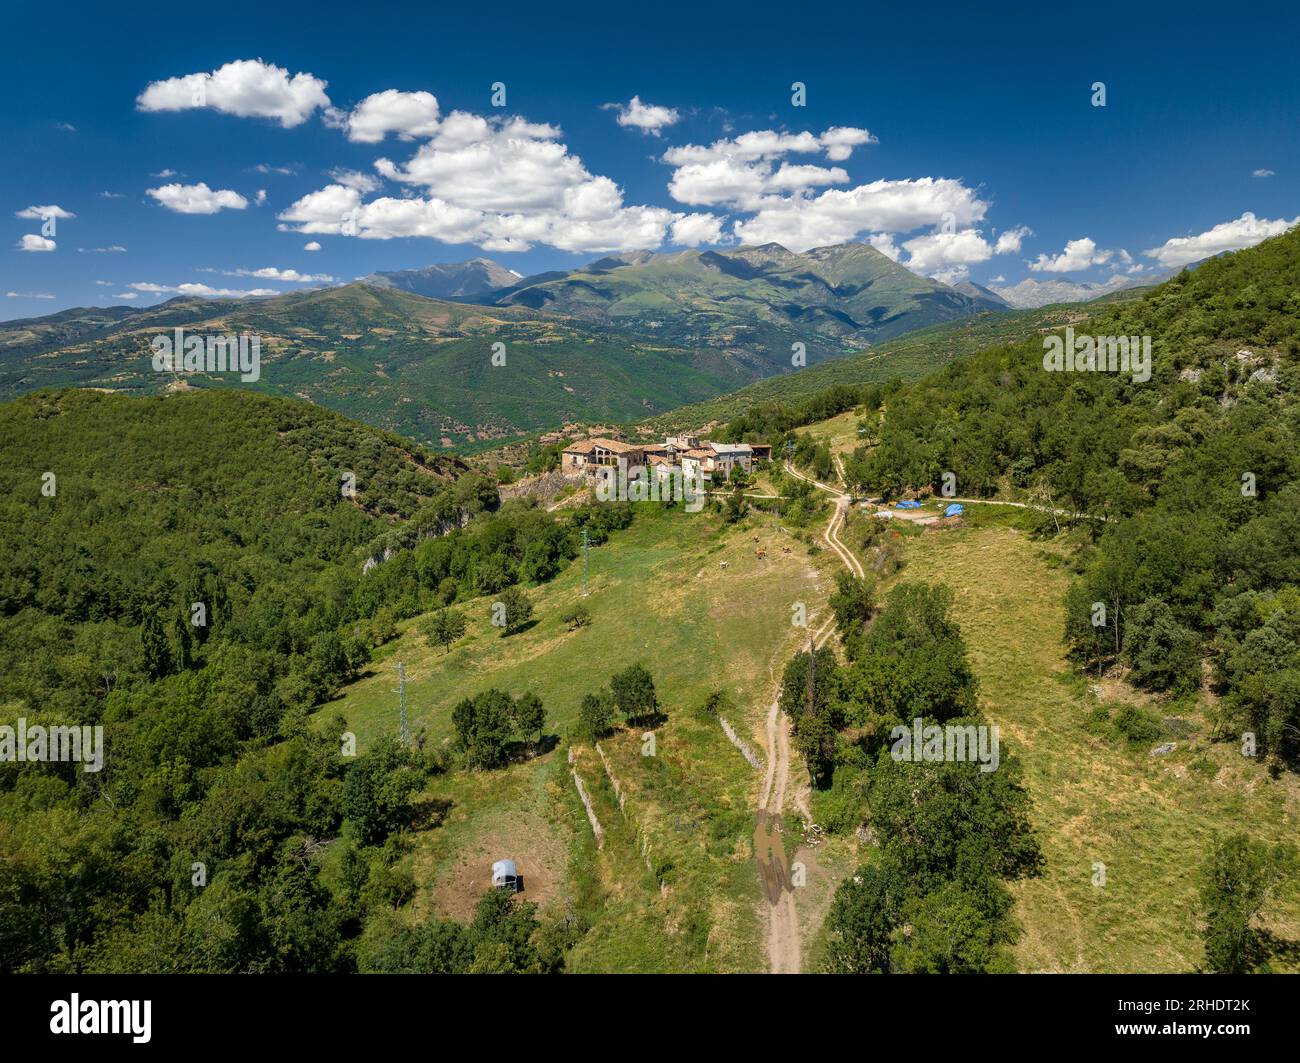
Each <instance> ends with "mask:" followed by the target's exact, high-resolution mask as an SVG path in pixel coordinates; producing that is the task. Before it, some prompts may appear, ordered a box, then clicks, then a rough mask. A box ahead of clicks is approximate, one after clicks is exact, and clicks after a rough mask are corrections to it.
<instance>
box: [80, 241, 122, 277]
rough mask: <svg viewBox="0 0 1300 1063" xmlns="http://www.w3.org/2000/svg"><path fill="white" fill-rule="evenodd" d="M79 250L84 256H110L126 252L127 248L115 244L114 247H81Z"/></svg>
mask: <svg viewBox="0 0 1300 1063" xmlns="http://www.w3.org/2000/svg"><path fill="white" fill-rule="evenodd" d="M77 250H78V251H79V252H80V253H81V254H83V255H109V254H118V253H122V252H125V251H126V248H125V247H123V246H122V245H121V244H113V246H112V247H79V248H77ZM104 283H106V284H107V283H108V282H107V281H105V282H104Z"/></svg>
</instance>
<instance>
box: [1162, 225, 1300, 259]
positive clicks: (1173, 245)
mask: <svg viewBox="0 0 1300 1063" xmlns="http://www.w3.org/2000/svg"><path fill="white" fill-rule="evenodd" d="M1296 225H1300V217H1295V218H1292V219H1291V220H1290V221H1287V220H1286V219H1285V218H1275V219H1272V220H1270V219H1268V218H1256V217H1255V215H1254V214H1252V213H1251V212H1250V211H1246V213H1245V214H1243V215H1242V216H1241V217H1240V218H1234V219H1233V220H1232V221H1225V222H1220V223H1219V224H1218V225H1216V226H1214V228H1212V229H1207V230H1206V231H1205V232H1203V233H1200V234H1198V235H1196V236H1176V237H1174V238H1173V239H1171V240H1166V241H1165V242H1164V243H1163V244H1161V245H1160V246H1159V247H1153V248H1151V249H1150V250H1149V251H1143V252H1142V253H1143V254H1144V255H1146V256H1147V258H1154V259H1155V260H1156V261H1157V262H1159V263H1160V265H1162V266H1164V267H1165V268H1166V269H1176V268H1177V267H1179V266H1186V265H1187V264H1188V263H1190V262H1199V261H1200V260H1201V259H1203V258H1210V257H1212V256H1214V255H1218V254H1222V253H1223V252H1224V251H1240V250H1241V249H1242V248H1243V247H1254V246H1255V245H1256V244H1258V243H1260V242H1261V241H1263V240H1267V239H1268V238H1269V237H1270V236H1277V235H1278V234H1279V233H1284V232H1286V231H1287V230H1288V229H1290V228H1292V227H1294V226H1296Z"/></svg>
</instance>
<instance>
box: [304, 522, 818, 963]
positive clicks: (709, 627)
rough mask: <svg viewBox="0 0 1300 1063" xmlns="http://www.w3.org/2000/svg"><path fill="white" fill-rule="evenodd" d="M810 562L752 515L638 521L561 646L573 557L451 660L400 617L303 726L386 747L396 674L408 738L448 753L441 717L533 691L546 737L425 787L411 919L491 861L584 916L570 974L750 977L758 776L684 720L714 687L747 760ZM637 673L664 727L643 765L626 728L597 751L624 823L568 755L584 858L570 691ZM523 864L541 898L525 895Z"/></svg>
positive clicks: (577, 592) (711, 733)
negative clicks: (507, 763)
mask: <svg viewBox="0 0 1300 1063" xmlns="http://www.w3.org/2000/svg"><path fill="white" fill-rule="evenodd" d="M646 508H647V509H649V507H646ZM760 548H763V549H765V551H766V555H767V556H766V557H765V558H759V557H757V556H756V551H757V550H758V549H760ZM786 549H788V550H789V553H786V552H785V550H786ZM722 561H726V562H727V566H728V567H727V568H726V569H723V568H721V565H720V562H722ZM824 563H826V562H825V560H824V558H822V557H820V556H819V557H818V558H817V559H816V561H814V560H813V559H810V558H809V556H808V553H807V548H806V547H805V546H804V545H803V544H802V543H801V542H799V541H798V540H797V539H796V538H795V537H794V536H793V535H792V534H791V533H790V532H788V531H787V530H785V529H783V528H781V527H780V526H779V525H778V524H777V523H776V522H775V520H774V519H773V518H770V517H767V516H763V515H759V514H755V515H753V516H751V517H750V518H748V519H747V520H746V521H744V522H742V523H741V524H739V525H737V526H734V527H731V528H727V527H725V526H724V525H723V524H722V521H721V518H720V517H719V516H717V515H715V514H710V513H707V512H706V513H701V514H687V513H684V512H681V511H680V510H675V511H668V512H658V511H655V510H653V509H649V512H646V513H643V514H641V515H639V516H638V519H637V521H636V522H635V523H634V524H633V525H632V527H630V528H629V529H627V530H625V531H623V532H617V533H615V535H614V536H613V537H612V538H611V540H610V541H609V543H607V544H606V545H604V546H602V547H599V548H597V549H593V550H592V553H591V569H590V589H591V593H590V596H589V597H588V598H587V600H586V603H587V605H588V608H589V609H590V610H591V614H592V623H591V625H590V626H588V627H584V628H581V629H579V630H577V631H573V632H571V631H568V630H567V628H566V627H565V625H563V624H562V623H561V622H560V620H559V615H560V613H561V612H562V611H563V609H564V607H565V606H567V605H569V604H570V603H572V602H574V601H576V600H578V599H579V598H580V597H581V593H582V562H581V560H579V561H577V562H575V563H574V564H573V565H572V566H570V568H569V569H568V570H567V571H566V572H564V573H563V574H561V575H560V576H559V577H557V578H556V579H555V580H553V581H552V582H550V583H548V584H546V585H545V586H543V587H540V588H535V589H532V590H531V591H530V592H529V593H530V596H531V597H532V599H533V601H534V603H535V606H536V614H535V615H536V618H537V622H536V623H535V624H534V625H533V626H532V627H530V628H528V629H526V630H524V631H521V632H519V633H517V634H515V635H512V636H510V637H508V638H502V637H500V634H499V631H498V630H497V629H496V628H493V627H491V625H490V623H489V621H488V614H489V606H490V602H489V600H488V599H480V600H478V601H475V602H471V603H469V604H467V605H463V606H461V608H463V609H464V610H465V612H466V615H467V617H468V618H469V620H470V628H469V632H468V634H467V636H466V638H465V639H464V640H463V641H462V642H460V643H459V644H457V645H456V646H455V647H453V648H452V650H451V652H450V653H444V652H443V651H441V650H439V649H434V648H431V647H429V646H428V645H427V644H426V643H425V640H424V639H423V638H422V637H420V636H419V635H418V634H417V633H416V632H415V631H414V626H415V624H416V623H418V621H413V622H408V624H407V625H406V626H405V629H404V631H403V633H402V635H401V636H400V637H399V638H398V639H397V640H395V641H394V642H392V643H390V644H389V645H388V647H386V656H385V657H384V658H383V659H382V660H377V661H376V662H375V663H374V664H373V665H372V666H371V669H370V673H369V674H368V675H367V676H365V677H364V678H362V679H361V680H360V681H358V682H357V683H355V684H353V685H352V686H351V687H349V688H347V689H346V690H345V691H344V694H343V696H342V697H341V698H339V699H337V700H335V701H334V702H332V703H330V704H329V705H327V706H325V707H323V708H322V709H321V710H320V711H319V713H318V714H317V717H318V719H319V720H321V721H322V722H323V721H324V720H325V719H327V718H329V717H332V716H333V715H334V714H335V713H336V712H339V713H342V714H343V716H344V717H345V718H346V719H347V721H348V726H349V727H350V728H351V729H352V730H353V731H355V732H356V734H357V736H358V742H359V746H360V748H361V749H364V748H365V747H366V745H367V743H368V742H369V741H372V740H373V738H374V737H375V736H376V735H377V734H380V733H382V732H383V731H384V730H386V729H391V730H392V731H393V732H396V730H397V725H398V716H397V696H396V694H395V693H394V688H395V686H396V672H395V665H396V662H397V661H398V660H399V659H400V660H401V661H402V662H403V663H404V666H405V668H406V671H407V675H408V677H409V681H408V684H407V694H408V701H409V705H410V713H411V729H412V732H413V733H416V734H418V733H419V732H420V731H421V730H422V729H423V730H425V731H426V733H427V735H428V740H429V741H431V742H433V743H441V742H443V741H446V740H448V739H449V737H450V734H451V724H450V714H451V708H452V706H453V705H454V704H455V702H456V701H457V700H459V699H460V698H462V697H464V696H466V695H468V694H472V693H474V692H476V691H478V690H482V689H485V688H487V687H490V686H497V687H500V688H502V689H504V690H506V691H508V692H510V693H511V694H515V695H518V694H521V693H523V692H524V691H526V690H533V691H535V692H536V693H537V694H539V695H540V696H541V698H542V700H543V702H544V703H545V705H546V708H547V714H548V718H549V724H548V728H547V730H548V732H549V733H553V734H558V735H559V736H560V744H559V746H558V747H557V748H555V749H553V750H551V751H550V752H548V753H546V754H544V755H542V756H540V757H538V758H536V759H535V760H532V761H528V762H526V763H521V764H516V765H513V766H511V767H509V768H507V769H504V770H502V771H497V772H483V773H464V772H456V773H452V774H450V775H445V776H439V777H436V778H435V779H434V780H433V782H432V783H431V784H430V786H429V788H428V789H427V791H426V792H425V793H424V794H423V795H422V797H421V800H422V801H423V802H425V803H426V804H427V805H428V806H429V807H430V808H431V809H434V810H436V815H435V816H431V817H430V818H431V822H430V823H429V824H428V825H427V826H426V827H424V828H423V829H421V830H418V831H417V832H416V833H415V835H414V846H413V851H412V854H411V856H410V858H409V859H410V861H411V867H412V870H413V871H414V872H415V876H416V881H417V887H418V892H417V896H416V898H415V900H414V902H413V904H412V905H411V911H412V913H413V914H418V913H422V912H426V911H440V912H443V913H444V914H453V915H457V916H463V915H464V914H465V912H466V898H467V896H470V895H473V894H474V893H475V891H477V892H481V890H482V888H485V885H486V875H487V870H486V869H487V865H488V864H489V863H490V861H491V859H492V858H494V857H493V856H492V855H491V854H492V853H493V852H496V849H494V848H492V847H493V846H496V847H497V848H499V849H508V850H509V854H510V855H514V856H515V857H516V858H517V859H519V860H520V861H521V864H522V865H523V870H524V873H525V879H526V894H527V895H529V896H530V899H535V900H541V901H542V902H543V903H545V904H558V905H565V906H570V907H573V908H575V910H577V911H579V912H583V913H585V914H586V915H587V916H588V917H589V918H590V920H591V922H592V929H591V930H590V932H589V933H588V934H587V935H586V937H585V938H584V939H583V940H582V942H581V943H580V944H579V945H578V947H577V948H576V949H575V950H574V952H573V954H572V955H571V956H570V958H569V969H571V970H579V971H584V970H585V971H614V970H617V971H633V970H635V971H646V970H663V971H671V970H697V971H756V970H762V969H764V967H765V959H764V955H763V950H762V946H761V941H760V938H761V928H760V925H759V919H758V912H759V888H758V881H757V876H756V874H755V872H754V864H753V853H752V848H751V836H752V832H753V824H754V808H755V807H756V806H755V794H756V793H757V790H758V786H759V783H760V778H759V775H758V773H757V772H755V771H754V770H753V769H752V768H751V767H750V766H749V765H748V764H747V763H746V761H745V760H744V759H743V757H742V756H741V754H740V753H739V752H738V751H737V750H736V749H735V748H734V747H733V746H732V745H731V744H730V743H729V742H728V741H727V739H726V737H725V736H724V735H723V733H722V731H721V729H720V727H719V725H718V724H717V722H716V721H714V720H712V719H708V718H701V717H699V716H697V715H696V712H695V710H696V709H697V707H698V706H699V705H700V703H701V702H702V701H703V700H704V698H705V696H706V695H707V694H708V693H709V692H710V691H712V690H716V689H726V690H728V691H730V692H731V694H732V695H733V697H734V699H735V704H736V710H735V714H734V716H733V718H732V719H731V723H732V725H733V726H734V727H735V728H736V730H737V732H739V733H740V734H741V735H742V736H743V737H744V738H745V739H746V741H748V742H749V744H750V746H751V747H752V748H753V749H755V750H758V751H760V752H761V750H762V744H761V742H760V730H759V729H760V727H761V721H762V718H763V716H764V714H765V711H766V705H767V704H768V695H769V694H770V692H771V689H772V684H773V682H774V679H775V674H774V672H773V669H774V668H779V667H781V666H783V665H784V661H785V659H786V657H787V656H788V655H789V654H790V653H791V652H792V651H793V647H794V643H795V642H796V641H797V640H798V639H799V637H800V636H801V635H802V634H803V632H802V631H801V630H800V629H796V628H793V627H792V626H791V623H790V619H791V606H792V604H793V602H794V601H796V600H803V601H805V602H806V603H807V605H808V607H809V609H810V611H811V612H812V614H813V616H814V617H816V616H817V615H818V613H819V611H820V610H821V608H822V603H823V602H824V598H825V594H826V592H827V590H828V589H829V581H828V580H827V579H825V578H824V577H823V576H822V574H821V570H820V569H819V567H818V565H820V564H824ZM638 660H639V661H642V662H643V663H644V664H645V665H646V666H647V667H648V668H649V669H650V671H651V673H652V674H653V675H654V678H655V683H656V687H657V689H658V692H659V697H660V701H661V702H662V704H663V706H664V709H665V711H666V713H667V716H668V719H667V722H666V723H665V724H663V725H662V726H660V727H658V728H657V729H656V731H655V738H656V750H655V755H654V756H643V755H641V751H642V732H640V731H636V732H633V731H631V730H629V729H627V728H624V729H622V730H621V731H620V732H619V733H617V734H615V735H614V736H613V737H611V738H610V739H608V740H606V741H604V742H602V748H603V749H604V752H605V754H606V757H607V758H608V760H609V762H610V765H611V767H612V768H613V770H614V772H615V774H616V776H617V777H618V778H619V780H620V782H621V783H622V784H623V788H624V794H625V797H626V815H624V813H623V812H620V810H619V807H618V804H617V801H616V799H615V797H614V794H613V790H612V787H611V785H610V783H609V782H608V780H607V778H606V776H605V772H604V768H603V766H602V764H601V762H600V759H599V758H598V756H597V755H596V753H595V751H594V750H593V749H590V748H586V747H580V748H578V750H577V768H578V771H579V772H580V774H581V775H582V777H583V779H584V781H585V783H586V785H587V787H588V789H589V791H590V792H591V795H592V799H593V802H594V804H595V807H596V811H597V815H598V816H599V819H600V821H601V824H602V826H603V827H604V828H605V830H606V832H607V837H606V844H605V848H604V851H603V852H602V853H601V854H599V855H597V854H596V852H595V849H594V846H593V844H592V841H591V832H590V829H589V827H588V825H587V822H586V817H585V813H584V812H583V810H582V807H581V805H580V803H579V801H578V798H577V795H576V792H575V789H574V787H573V783H572V779H571V776H570V775H569V771H568V765H567V763H566V759H565V758H566V752H567V745H568V742H567V735H568V733H569V732H570V730H571V729H572V725H573V723H574V721H575V719H576V715H577V708H578V702H579V700H580V699H581V697H582V695H583V694H585V693H587V692H589V691H593V690H596V689H598V688H599V687H601V686H602V685H604V684H605V683H606V682H607V681H608V679H609V676H610V675H611V674H612V673H613V672H614V671H616V670H618V669H620V668H622V667H624V666H626V665H627V664H629V663H632V662H634V661H638ZM638 832H639V836H638ZM643 841H644V843H645V844H646V846H647V849H648V852H649V855H650V859H651V867H650V868H647V866H646V862H645V860H644V858H643V855H642V852H641V846H642V842H643ZM498 855H507V854H506V853H504V852H501V853H498ZM530 868H531V869H532V870H533V874H534V875H535V876H543V877H544V880H539V883H538V884H539V885H540V886H541V887H543V888H541V889H539V890H536V891H534V890H533V889H532V888H531V887H529V886H528V885H527V880H528V876H529V869H530Z"/></svg>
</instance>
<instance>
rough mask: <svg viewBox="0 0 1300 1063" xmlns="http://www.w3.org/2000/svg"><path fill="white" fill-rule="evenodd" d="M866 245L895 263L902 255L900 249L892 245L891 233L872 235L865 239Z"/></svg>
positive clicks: (892, 237)
mask: <svg viewBox="0 0 1300 1063" xmlns="http://www.w3.org/2000/svg"><path fill="white" fill-rule="evenodd" d="M867 243H869V244H870V245H871V246H872V247H874V248H875V249H876V250H877V251H879V252H880V253H881V254H882V255H884V256H885V257H886V258H889V259H892V260H893V261H895V262H897V261H898V260H899V259H900V258H901V257H902V255H903V252H902V249H901V248H900V247H899V246H898V245H897V244H895V243H894V234H893V233H872V234H871V236H869V237H867Z"/></svg>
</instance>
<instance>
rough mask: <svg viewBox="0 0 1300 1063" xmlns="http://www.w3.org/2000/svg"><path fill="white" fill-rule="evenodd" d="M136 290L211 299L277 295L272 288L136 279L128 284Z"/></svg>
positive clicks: (155, 293) (151, 293)
mask: <svg viewBox="0 0 1300 1063" xmlns="http://www.w3.org/2000/svg"><path fill="white" fill-rule="evenodd" d="M127 287H128V288H133V289H134V290H135V291H137V292H145V293H146V294H148V295H197V296H203V297H205V298H213V299H247V298H249V297H256V296H264V295H279V294H280V293H279V292H277V291H275V290H274V289H273V288H253V289H251V290H248V291H240V290H238V289H235V288H213V287H211V286H209V285H207V284H153V283H151V282H149V281H136V282H135V283H133V284H128V285H127Z"/></svg>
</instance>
